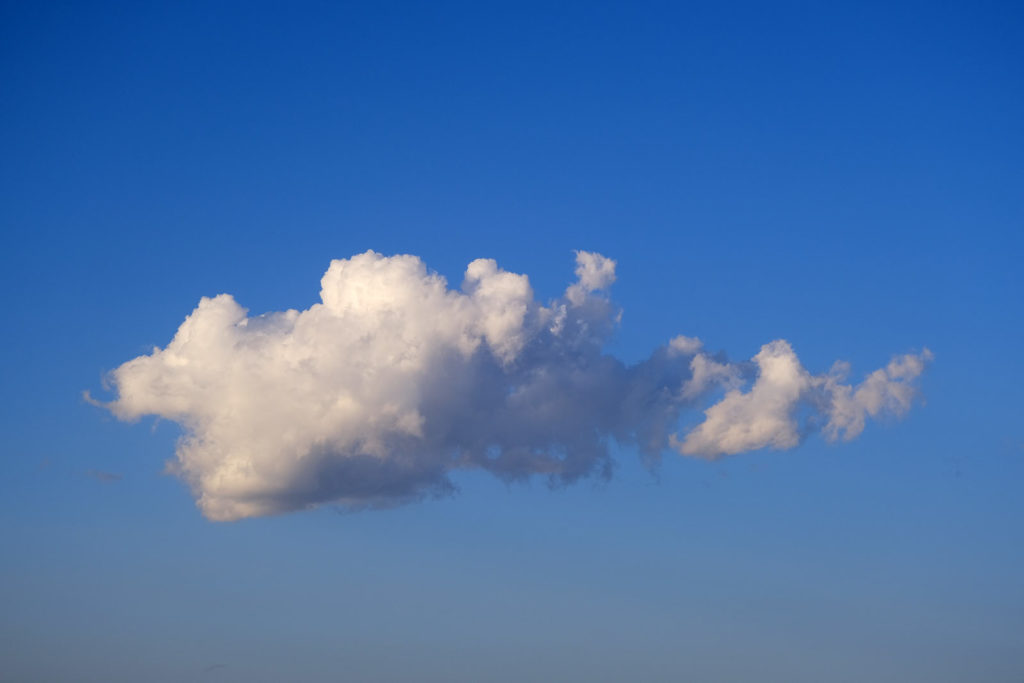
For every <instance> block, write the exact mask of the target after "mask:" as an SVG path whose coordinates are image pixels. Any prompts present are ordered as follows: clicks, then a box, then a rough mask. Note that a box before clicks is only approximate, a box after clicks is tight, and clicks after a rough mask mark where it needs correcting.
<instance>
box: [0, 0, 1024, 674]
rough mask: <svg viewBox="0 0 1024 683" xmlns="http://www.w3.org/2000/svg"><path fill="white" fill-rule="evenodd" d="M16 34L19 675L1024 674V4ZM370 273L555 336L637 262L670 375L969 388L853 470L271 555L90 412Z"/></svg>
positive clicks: (4, 535)
mask: <svg viewBox="0 0 1024 683" xmlns="http://www.w3.org/2000/svg"><path fill="white" fill-rule="evenodd" d="M0 12H2V13H0V83H2V84H3V87H2V88H0V123H2V126H0V259H2V264H0V266H2V267H0V278H2V280H0V287H2V291H3V292H4V315H3V323H2V324H3V329H2V337H3V339H4V349H5V353H4V354H3V355H2V356H0V363H2V366H0V367H2V374H0V376H2V378H3V388H4V391H3V399H2V400H3V404H2V410H0V427H2V431H3V435H4V436H3V441H2V444H3V450H2V454H0V457H2V460H0V543H2V546H0V547H2V549H3V550H2V552H0V615H2V616H0V673H4V674H5V675H0V678H5V677H6V676H10V677H11V679H12V680H19V681H53V680H81V681H105V682H107V681H138V680H147V681H187V680H197V681H202V680H224V681H264V680H265V681H279V680H303V681H335V680H354V681H393V680H417V681H481V680H494V681H523V680H566V681H576V680H578V681H596V680H607V681H622V680H645V681H677V680H699V681H746V680H752V678H754V677H756V678H757V679H758V680H767V681H780V682H783V681H785V682H792V681H808V682H811V681H864V680H872V681H893V682H895V681H900V682H912V681H922V682H924V681H928V682H929V683H933V682H935V681H965V680H971V681H1016V680H1019V679H1020V677H1021V676H1024V654H1022V653H1024V579H1022V576H1024V572H1022V571H1021V570H1022V568H1024V502H1021V501H1022V499H1021V497H1020V490H1021V483H1022V481H1024V479H1022V477H1024V429H1022V426H1021V425H1022V422H1021V419H1020V409H1021V406H1022V405H1024V390H1022V384H1024V376H1022V375H1024V373H1022V371H1021V370H1022V364H1021V360H1020V350H1021V342H1022V341H1024V322H1022V315H1021V314H1022V310H1021V300H1022V295H1024V287H1022V275H1021V273H1022V268H1021V266H1020V262H1021V258H1022V256H1024V237H1022V232H1024V230H1022V229H1024V193H1022V191H1021V190H1022V181H1024V126H1022V125H1021V122H1022V121H1024V48H1022V46H1024V21H1022V19H1024V16H1022V13H1021V11H1020V9H1019V8H1018V7H1016V6H1015V5H1014V4H1013V3H956V4H953V3H941V4H939V3H877V4H866V3H849V4H845V5H840V4H838V3H824V4H810V3H808V4H788V3H787V4H782V5H778V4H745V3H730V4H716V5H714V6H712V5H710V4H708V5H686V4H681V3H664V4H660V3H643V4H640V3H620V4H617V5H611V4H604V3H601V4H597V3H579V4H570V3H564V4H560V5H558V6H557V7H551V6H546V5H543V4H538V5H534V6H526V5H524V4H513V5H507V6H500V7H496V6H493V5H490V4H489V3H466V4H464V5H460V4H449V3H420V4H412V3H409V4H404V3H393V4H387V3H367V4H365V5H362V6H353V5H349V4H333V3H324V4H314V3H310V4H305V5H303V6H301V7H287V8H286V7H285V6H284V5H282V4H269V3H267V4H263V3H244V4H243V3H223V4H220V5H216V6H214V5H212V4H211V3H195V4H186V3H172V4H167V5H165V6H163V7H154V6H152V5H151V4H148V3H124V4H102V3H81V4H77V5H72V6H57V5H53V4H51V5H46V4H43V3H4V5H3V8H2V10H0ZM371 248H372V249H375V250H377V251H380V252H383V253H386V254H391V253H412V254H417V255H419V256H420V257H422V258H423V259H424V261H425V262H426V263H427V264H428V265H429V266H430V267H432V268H434V269H436V270H437V271H438V272H440V273H442V274H443V275H445V276H446V277H448V279H449V280H450V281H451V282H452V283H453V284H457V283H458V282H459V281H460V280H461V274H462V271H463V269H464V268H465V265H466V264H467V263H468V262H469V261H471V260H472V259H475V258H478V257H491V258H495V259H497V260H498V262H499V263H500V264H501V265H502V266H504V267H505V268H507V269H509V270H513V271H516V272H525V273H527V274H529V275H530V277H531V282H532V283H533V285H534V288H535V289H536V290H537V292H538V295H539V296H540V297H541V298H545V299H546V298H549V297H553V296H556V295H557V294H558V293H559V292H560V291H561V290H562V289H563V288H564V286H565V285H566V284H567V283H568V282H570V281H571V278H572V267H573V250H574V249H588V250H595V251H599V252H601V253H604V254H606V255H607V256H610V257H612V258H615V259H617V261H618V274H619V281H618V282H617V283H616V285H615V287H614V288H613V290H612V295H613V298H614V299H615V301H616V302H618V303H619V304H620V305H621V306H622V307H623V309H624V311H625V313H624V317H623V322H622V327H621V330H620V331H619V333H618V334H617V336H616V337H615V340H614V342H613V345H612V350H613V351H614V352H616V353H617V354H619V355H620V356H622V357H625V358H627V359H630V360H635V359H638V358H641V357H643V356H645V355H646V354H647V353H648V352H649V351H650V350H651V349H652V348H654V347H655V346H657V345H659V344H663V343H665V342H666V341H667V340H668V339H669V338H670V337H671V336H673V335H675V334H688V335H698V336H700V337H701V338H702V339H704V341H705V343H706V344H707V345H708V347H710V348H712V349H722V350H724V351H726V352H727V353H728V354H729V355H730V357H733V358H747V357H750V356H751V355H753V354H754V353H756V352H757V349H758V348H759V347H760V345H761V344H763V343H765V342H767V341H770V340H772V339H776V338H785V339H787V340H789V341H790V342H791V343H792V344H793V345H794V347H795V348H796V349H797V351H798V352H799V354H800V357H801V359H802V360H803V362H804V363H805V365H806V366H807V367H808V368H809V369H810V370H811V371H813V372H822V371H824V370H826V369H827V368H828V366H829V365H830V364H831V362H832V361H833V360H835V359H837V358H841V359H845V360H848V361H850V362H851V363H852V366H853V371H854V374H855V376H859V374H862V373H864V372H867V371H869V370H871V369H874V368H876V367H879V366H881V365H884V363H885V362H886V361H887V360H888V359H889V357H890V355H891V354H894V353H903V352H907V351H910V350H914V349H920V348H921V347H923V346H927V347H929V348H931V349H932V350H933V351H934V352H935V355H936V360H935V362H934V363H933V364H932V366H931V367H930V368H929V369H928V371H927V373H926V375H925V377H924V379H923V382H922V389H923V395H924V399H925V400H924V402H923V404H920V405H918V406H916V407H915V408H914V410H913V411H912V412H911V413H910V415H909V416H908V417H907V418H906V419H904V420H902V421H898V422H889V423H885V422H883V423H873V424H871V425H869V426H868V428H867V430H866V432H865V433H864V435H863V436H862V437H861V438H860V439H859V440H857V441H855V442H852V443H847V444H827V443H825V442H824V440H823V439H821V438H820V437H812V438H811V439H809V440H808V442H807V443H805V444H804V445H803V446H802V447H800V448H799V449H797V450H793V451H787V452H784V453H778V452H770V451H768V452H759V453H754V454H748V455H741V456H737V457H735V458H732V459H726V460H723V461H720V462H716V463H705V462H697V461H690V460H683V459H681V458H679V457H678V456H675V455H672V454H667V455H666V457H665V460H664V462H663V463H662V465H661V467H660V468H659V469H658V471H657V473H656V476H652V475H650V474H649V473H647V472H646V471H645V470H643V469H642V467H641V466H640V465H639V464H638V463H637V461H636V458H635V457H633V455H632V454H631V453H622V454H620V456H619V457H618V462H619V469H618V472H617V474H616V476H615V477H614V478H613V479H612V480H611V481H610V482H608V483H593V482H584V483H582V484H578V485H576V486H575V487H572V488H569V489H566V490H557V491H550V490H548V488H547V487H546V486H545V485H544V484H543V482H540V481H537V482H534V483H532V484H527V485H522V484H519V485H513V486H511V487H506V486H505V485H503V484H501V483H500V482H497V481H495V480H492V479H489V478H487V477H484V476H482V475H481V476H478V475H465V476H462V477H461V478H459V479H458V481H457V483H458V484H459V486H460V488H461V489H462V491H461V493H460V494H459V495H458V496H456V497H454V498H451V499H444V500H441V501H434V502H427V503H423V504H419V505H412V506H406V507H402V508H398V509H394V510H389V511H383V512H369V513H359V514H346V515H336V514H334V513H332V512H330V511H315V512H306V513H299V514H293V515H288V516H283V517H276V518H265V519H256V520H248V521H245V522H242V523H238V524H214V523H211V522H208V521H206V520H205V519H203V518H202V517H201V516H200V514H199V513H198V511H197V510H196V509H195V507H194V505H193V503H192V500H191V497H190V496H189V493H188V491H187V489H186V487H185V486H184V485H183V484H181V483H180V482H179V481H178V480H176V479H174V478H173V477H170V476H164V475H162V468H163V463H164V462H165V461H166V460H168V459H169V458H171V457H172V455H173V451H174V443H175V440H176V438H177V436H178V434H179V432H178V430H177V428H176V427H175V426H174V425H171V424H167V423H165V422H160V423H156V424H154V423H153V422H152V421H142V422H139V423H137V424H133V425H129V424H124V423H120V422H117V421H116V420H114V419H112V418H111V417H110V416H109V415H107V414H106V413H104V412H103V411H102V410H99V409H97V408H95V407H93V406H91V405H88V404H87V403H85V402H84V401H83V400H82V398H81V392H82V391H83V390H90V391H92V392H93V393H94V394H97V395H103V391H102V384H101V383H102V377H103V374H104V373H105V372H107V371H109V370H111V369H112V368H114V367H116V366H118V365H119V364H120V363H122V362H124V361H126V360H128V359H130V358H132V357H134V356H137V355H139V354H142V353H146V352H148V351H149V350H150V348H151V347H152V346H153V345H160V346H163V345H165V344H166V343H167V342H168V341H169V340H170V338H171V336H172V335H173V333H174V331H175V330H176V329H177V326H178V325H179V324H180V323H181V321H182V319H183V318H184V316H185V315H187V314H188V313H189V312H190V311H191V310H192V308H193V307H194V306H195V304H196V302H197V301H198V299H199V297H201V296H204V295H213V294H217V293H220V292H230V293H232V294H233V295H234V296H235V297H236V298H237V299H238V300H239V301H240V303H242V304H243V305H244V306H247V307H249V308H250V309H251V310H252V311H253V312H254V313H261V312H264V311H272V310H281V309H285V308H304V307H307V306H309V305H310V304H311V303H313V302H314V301H316V297H317V292H318V290H319V279H320V276H321V275H322V274H323V272H324V270H325V269H326V267H327V265H328V263H329V261H330V259H332V258H344V257H348V256H350V255H352V254H355V253H358V252H362V251H365V250H367V249H371ZM90 472H91V473H92V474H91V475H90V474H89V473H90ZM97 473H108V474H109V475H117V476H118V477H119V479H116V480H111V481H104V480H103V479H104V477H102V476H96V475H97ZM105 478H106V479H113V477H109V476H108V477H105ZM216 665H223V666H219V667H217V666H216ZM212 667H216V668H212Z"/></svg>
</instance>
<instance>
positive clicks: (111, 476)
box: [85, 470, 123, 484]
mask: <svg viewBox="0 0 1024 683" xmlns="http://www.w3.org/2000/svg"><path fill="white" fill-rule="evenodd" d="M85 475H86V476H87V477H92V478H93V479H95V480H96V481H100V482H103V483H104V484H110V483H113V482H115V481H121V479H123V477H122V476H121V475H120V474H115V473H114V472H104V471H103V470H89V471H87V472H86V473H85Z"/></svg>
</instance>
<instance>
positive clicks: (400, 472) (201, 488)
mask: <svg viewBox="0 0 1024 683" xmlns="http://www.w3.org/2000/svg"><path fill="white" fill-rule="evenodd" d="M576 263H577V267H576V276H577V279H576V281H575V282H574V283H572V284H570V285H569V287H568V288H567V289H566V291H565V294H564V295H563V296H562V297H560V298H558V299H556V300H554V301H551V302H548V303H546V304H544V303H541V302H538V301H537V300H536V299H535V298H534V294H533V290H532V288H531V287H530V283H529V280H528V278H527V277H526V276H525V275H520V274H516V273H511V272H507V271H504V270H502V269H500V268H499V267H498V265H497V263H495V262H494V261H493V260H489V259H479V260H476V261H473V262H472V263H470V264H469V266H468V268H467V269H466V274H465V279H464V280H463V283H462V286H461V288H460V289H451V288H449V287H448V283H447V282H446V281H445V279H444V278H443V277H441V276H440V275H437V274H436V273H432V272H430V271H428V270H427V268H426V266H425V265H424V264H423V262H422V261H421V260H420V259H419V258H417V257H415V256H409V255H404V256H392V257H385V256H382V255H380V254H377V253H374V252H367V253H365V254H360V255H357V256H353V257H352V258H349V259H344V260H337V261H333V262H332V263H331V265H330V268H328V270H327V272H326V274H325V275H324V276H323V279H322V280H321V303H318V304H315V305H313V306H311V307H310V308H309V309H307V310H303V311H297V310H288V311H284V312H279V313H270V314H266V315H261V316H252V317H250V316H249V315H248V312H247V311H246V309H244V308H242V307H241V306H240V305H239V304H238V303H237V302H236V301H235V300H234V299H233V298H232V297H231V296H230V295H227V294H221V295H219V296H216V297H213V298H203V299H202V300H201V301H200V303H199V305H198V307H197V308H196V309H195V310H194V311H193V312H192V314H191V315H189V316H188V318H186V320H185V321H184V322H183V323H182V325H181V327H180V328H179V329H178V332H177V334H176V335H175V336H174V339H173V340H172V341H171V342H170V343H169V344H168V345H167V347H166V348H163V349H160V348H155V349H153V352H152V353H151V354H149V355H146V356H140V357H138V358H135V359H134V360H131V361H128V362H127V363H125V364H124V365H122V366H121V367H119V368H117V369H116V370H114V371H113V372H112V373H111V376H110V381H111V385H112V387H113V388H114V389H115V390H116V392H117V397H116V399H115V400H113V401H111V402H110V403H107V404H103V405H105V406H106V407H108V408H109V409H110V410H111V411H112V412H113V413H114V414H115V415H116V416H118V417H119V418H121V419H125V420H132V419H136V418H138V417H140V416H143V415H158V416H161V417H164V418H167V419H169V420H173V421H175V422H178V423H179V424H181V425H182V426H183V427H184V428H185V430H186V435H185V436H184V437H183V439H182V440H181V441H180V443H179V446H178V449H177V459H176V461H175V462H174V463H173V464H172V469H173V471H174V472H176V473H177V474H179V475H180V476H181V477H182V478H184V479H185V480H186V481H187V482H188V483H189V484H190V486H191V487H192V489H193V491H194V493H195V495H196V498H197V502H198V505H199V507H200V508H201V509H202V511H203V513H204V514H205V515H207V516H208V517H210V518H211V519H217V520H231V519H238V518H242V517H250V516H257V515H265V514H272V513H278V512H284V511H288V510H296V509H301V508H306V507H310V506H314V505H317V504H321V503H337V504H341V505H347V506H355V507H360V506H375V505H394V504H398V503H403V502H407V501H409V500H414V499H417V498H419V497H422V496H424V495H432V494H434V495H436V494H441V493H445V492H447V491H450V490H451V489H452V486H451V484H450V482H449V480H448V476H447V475H448V473H449V472H451V471H453V470H457V469H473V468H475V469H483V470H486V471H489V472H492V473H493V474H495V475H497V476H499V477H501V478H503V479H518V478H524V477H529V476H531V475H536V474H540V475H544V476H547V477H549V478H550V479H551V480H552V481H553V482H570V481H573V480H575V479H578V478H579V477H583V476H588V475H596V476H607V475H608V474H609V473H610V472H611V468H612V463H611V460H610V456H609V450H608V448H609V444H610V442H612V441H615V442H618V443H620V444H625V445H628V446H631V447H633V448H635V449H636V450H638V451H639V452H640V453H641V455H643V456H644V457H645V459H647V460H650V461H656V460H657V458H658V457H659V456H660V454H662V453H663V452H665V451H666V450H667V449H669V448H674V449H675V450H677V451H678V452H680V453H682V454H684V455H693V456H700V457H709V458H714V457H718V456H720V455H724V454H732V453H739V452H742V451H746V450H752V449H757V448H764V447H772V448H778V449H783V448H791V447H793V446H795V445H797V444H798V443H799V442H800V441H801V439H802V438H804V436H805V435H806V434H807V433H809V432H812V431H815V430H817V429H821V430H823V431H824V433H825V435H826V437H827V438H829V439H837V438H844V439H850V438H853V437H855V436H856V435H857V434H859V433H860V432H861V431H862V430H863V428H864V424H865V421H866V419H867V418H868V417H875V416H878V415H881V414H894V415H900V414H903V413H904V412H906V410H907V409H908V408H909V406H910V403H911V401H912V398H913V396H914V395H915V389H914V387H913V382H914V380H915V379H916V378H917V376H918V375H920V373H921V372H922V370H923V368H924V365H925V363H926V362H927V361H928V360H930V358H931V355H930V353H929V352H928V351H927V350H926V351H923V352H922V353H920V354H916V355H915V354H909V355H904V356H899V357H897V358H895V359H894V360H893V361H892V362H891V363H890V364H889V365H888V366H886V367H885V368H883V369H881V370H877V371H875V372H874V373H871V374H869V375H868V376H867V378H866V379H865V380H864V381H863V382H861V383H860V384H857V385H849V384H845V383H844V382H845V376H846V373H847V368H846V367H845V366H844V365H843V364H837V365H836V366H834V367H833V369H832V371H831V372H829V373H827V374H823V375H812V374H810V373H809V372H808V371H807V370H806V369H804V368H803V366H802V365H801V364H800V362H799V360H798V359H797V356H796V354H795V352H794V351H793V349H792V347H791V346H790V345H789V344H788V343H787V342H785V341H783V340H777V341H773V342H771V343H769V344H766V345H765V346H764V347H763V348H762V349H761V351H760V353H758V354H757V355H756V356H755V357H754V358H753V359H752V361H749V362H740V363H732V362H729V361H728V360H727V359H726V358H725V357H724V356H723V355H721V354H714V355H713V354H709V353H707V352H705V351H704V350H703V344H702V342H701V341H700V340H699V339H697V338H694V337H685V336H678V337H675V338H674V339H671V340H669V341H668V342H667V343H666V344H665V345H663V346H661V347H659V348H657V349H656V350H655V351H654V352H653V353H652V354H651V356H650V357H649V358H647V359H646V360H644V361H642V362H640V363H637V364H634V365H627V364H625V363H623V362H622V361H620V360H618V359H617V358H614V357H613V356H610V355H608V354H606V353H604V352H603V346H604V343H605V342H606V340H607V339H608V337H609V335H610V334H611V333H612V331H613V330H614V329H615V327H616V325H617V324H618V320H619V313H620V312H619V309H618V308H617V307H616V306H615V305H614V304H613V303H612V302H611V301H610V300H609V298H608V297H607V294H606V292H607V290H608V288H609V287H610V286H611V284H612V283H613V282H614V280H615V262H614V261H612V260H611V259H608V258H605V257H604V256H601V255H600V254H595V253H590V252H578V254H577V259H576ZM723 392H724V396H723V397H722V398H721V400H719V401H718V402H717V403H714V404H713V405H711V406H710V407H708V408H707V409H706V410H705V419H704V421H703V422H702V423H701V424H699V425H698V426H697V427H696V428H694V429H692V430H691V431H689V432H688V433H682V434H681V433H677V430H678V424H679V422H680V416H681V415H682V413H683V411H686V410H699V409H701V408H702V407H703V406H705V405H706V400H707V398H709V397H713V396H715V395H716V394H717V395H719V396H722V394H723Z"/></svg>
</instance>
